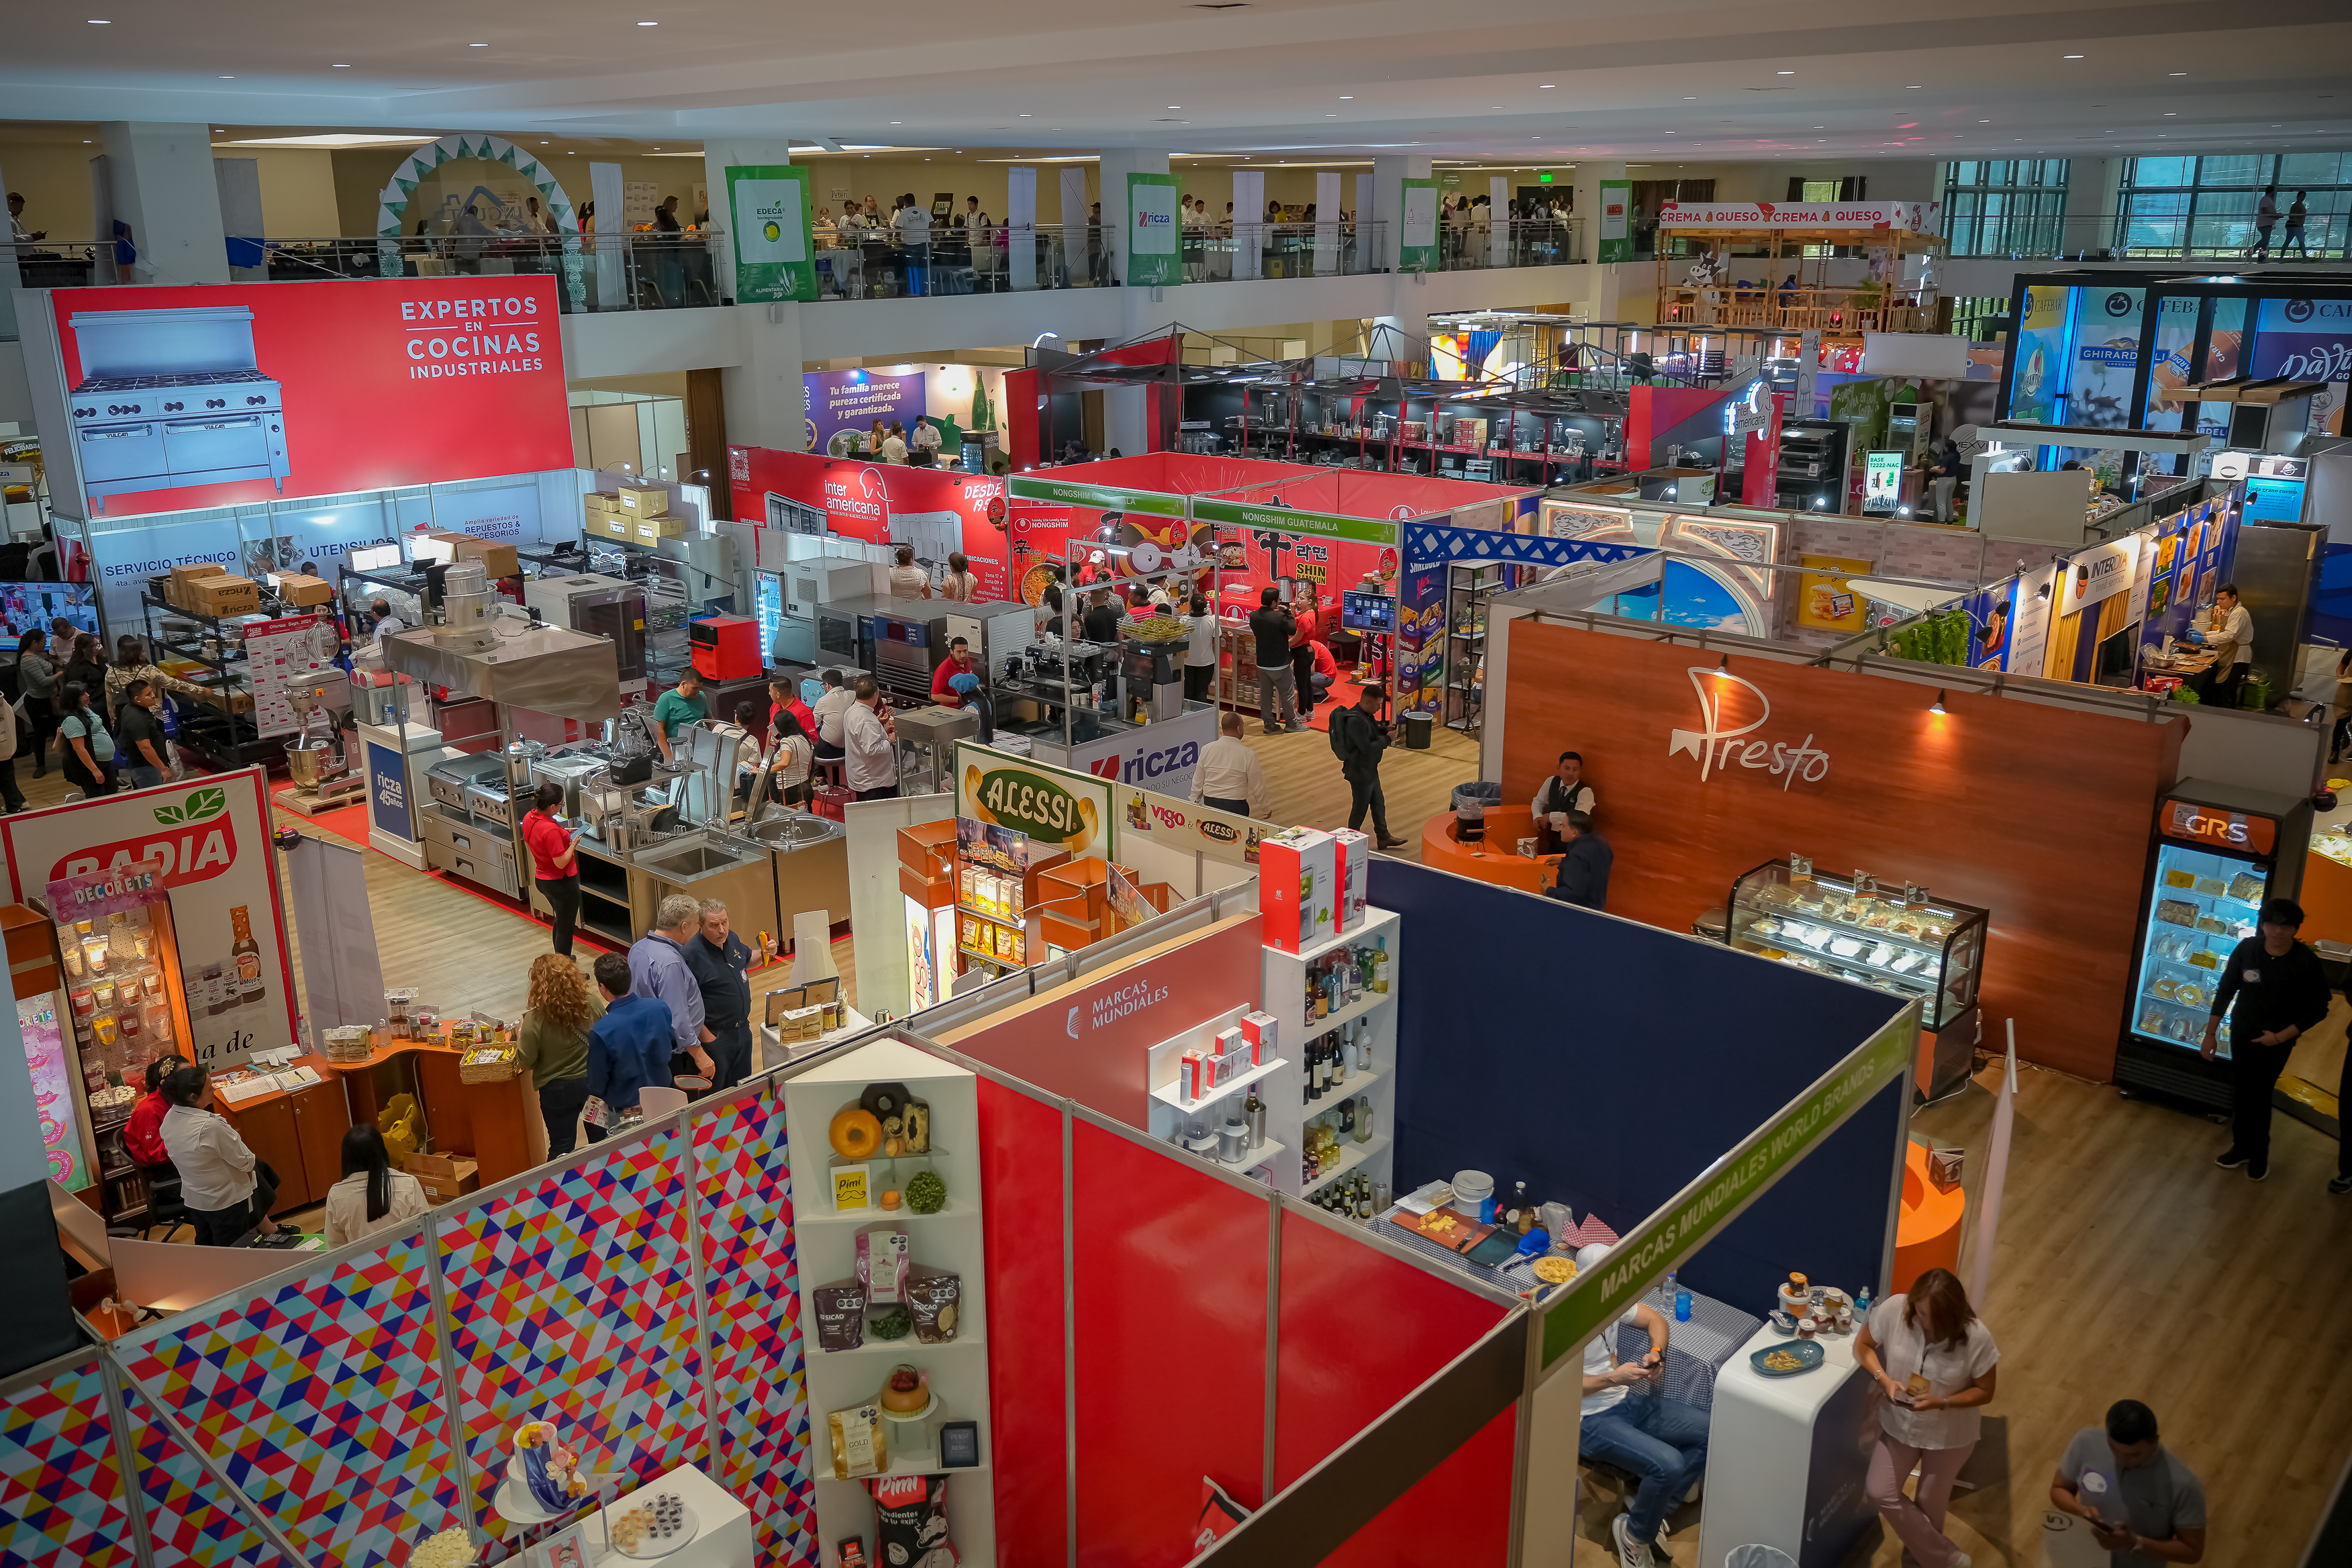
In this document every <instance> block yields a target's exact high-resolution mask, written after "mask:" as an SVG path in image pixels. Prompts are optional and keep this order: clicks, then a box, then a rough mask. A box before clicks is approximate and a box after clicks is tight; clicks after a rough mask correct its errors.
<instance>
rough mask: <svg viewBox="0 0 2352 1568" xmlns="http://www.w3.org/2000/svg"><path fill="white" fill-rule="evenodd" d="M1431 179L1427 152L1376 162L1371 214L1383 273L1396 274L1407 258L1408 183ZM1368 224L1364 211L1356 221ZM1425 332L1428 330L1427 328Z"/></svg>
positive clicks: (1376, 160)
mask: <svg viewBox="0 0 2352 1568" xmlns="http://www.w3.org/2000/svg"><path fill="white" fill-rule="evenodd" d="M1427 178H1429V158H1428V156H1427V155H1426V154H1425V153H1413V154H1412V155H1411V156H1406V157H1399V156H1394V155H1391V156H1389V157H1384V158H1374V159H1373V160H1372V178H1371V202H1370V206H1371V208H1372V211H1371V212H1370V215H1369V219H1370V222H1372V223H1375V224H1378V225H1379V227H1378V228H1376V229H1374V230H1373V231H1372V232H1373V233H1374V234H1375V235H1376V236H1378V247H1379V248H1378V254H1379V256H1380V263H1379V265H1380V268H1381V271H1383V272H1394V271H1395V270H1396V269H1397V264H1398V262H1399V261H1400V260H1402V256H1403V250H1404V183H1405V182H1406V181H1407V180H1425V179H1427ZM1357 188H1358V190H1361V189H1362V188H1363V187H1362V186H1361V185H1359V186H1358V187H1357ZM1365 221H1367V215H1366V214H1363V213H1358V214H1357V215H1356V222H1357V223H1358V224H1359V225H1361V224H1363V223H1364V222H1365ZM1423 330H1424V331H1426V326H1425V325H1424V328H1423Z"/></svg>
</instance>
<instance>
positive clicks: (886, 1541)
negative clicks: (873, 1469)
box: [866, 1476, 956, 1568]
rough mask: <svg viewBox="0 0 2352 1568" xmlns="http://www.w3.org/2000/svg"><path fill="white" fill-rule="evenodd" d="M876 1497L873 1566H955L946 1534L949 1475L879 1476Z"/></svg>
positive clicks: (873, 1489)
mask: <svg viewBox="0 0 2352 1568" xmlns="http://www.w3.org/2000/svg"><path fill="white" fill-rule="evenodd" d="M866 1491H867V1492H868V1493H869V1494H871V1495H872V1497H873V1499H874V1547H875V1551H874V1558H875V1568H955V1563H956V1549H955V1543H954V1542H951V1541H950V1540H949V1539H948V1478H947V1477H945V1476H879V1477H877V1478H875V1479H872V1480H869V1481H867V1482H866Z"/></svg>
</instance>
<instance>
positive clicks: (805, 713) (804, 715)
mask: <svg viewBox="0 0 2352 1568" xmlns="http://www.w3.org/2000/svg"><path fill="white" fill-rule="evenodd" d="M778 709H786V710H790V711H791V713H792V716H793V718H795V719H797V720H799V721H801V733H802V734H803V735H806V736H807V737H808V738H809V741H810V742H811V743H812V744H813V743H814V742H815V740H816V715H815V714H814V713H812V712H810V711H809V705H808V704H807V703H805V702H803V701H802V700H801V693H800V683H799V682H798V681H796V680H793V679H791V678H790V677H788V676H782V675H780V676H777V677H776V678H774V679H772V680H770V681H769V682H768V726H769V728H768V734H769V738H770V739H771V740H772V739H774V737H775V723H776V711H777V710H778Z"/></svg>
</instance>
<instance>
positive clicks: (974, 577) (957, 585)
mask: <svg viewBox="0 0 2352 1568" xmlns="http://www.w3.org/2000/svg"><path fill="white" fill-rule="evenodd" d="M923 428H924V429H926V430H928V429H929V428H930V426H928V425H926V426H923ZM942 586H943V588H944V589H945V592H946V595H947V596H948V597H949V598H950V599H953V600H955V601H956V602H957V603H958V604H964V605H968V604H970V603H971V601H973V600H974V599H977V598H979V597H980V574H978V573H976V572H974V571H973V570H972V569H971V561H970V559H968V558H967V557H966V556H965V555H964V553H963V552H961V551H956V552H953V553H951V554H950V555H949V557H948V580H947V582H946V583H945V584H942Z"/></svg>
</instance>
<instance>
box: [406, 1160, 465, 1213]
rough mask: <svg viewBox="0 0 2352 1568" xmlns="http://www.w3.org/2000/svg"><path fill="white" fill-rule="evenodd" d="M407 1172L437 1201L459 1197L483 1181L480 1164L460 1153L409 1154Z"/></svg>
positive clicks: (443, 1201)
mask: <svg viewBox="0 0 2352 1568" xmlns="http://www.w3.org/2000/svg"><path fill="white" fill-rule="evenodd" d="M408 1173H409V1174H410V1175H412V1176H414V1177H415V1178H416V1183H417V1185H419V1186H421V1187H423V1188H424V1189H425V1195H426V1196H427V1197H429V1198H431V1199H432V1200H433V1201H434V1202H435V1203H436V1204H446V1203H448V1202H449V1201H451V1200H452V1199H455V1198H462V1197H464V1196H465V1195H466V1194H467V1193H470V1192H474V1191H476V1190H478V1188H479V1187H480V1186H481V1184H482V1168H481V1166H479V1165H478V1164H477V1163H474V1162H473V1161H472V1160H469V1159H467V1158H466V1157H465V1156H464V1155H462V1154H411V1155H410V1156H409V1157H408Z"/></svg>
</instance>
